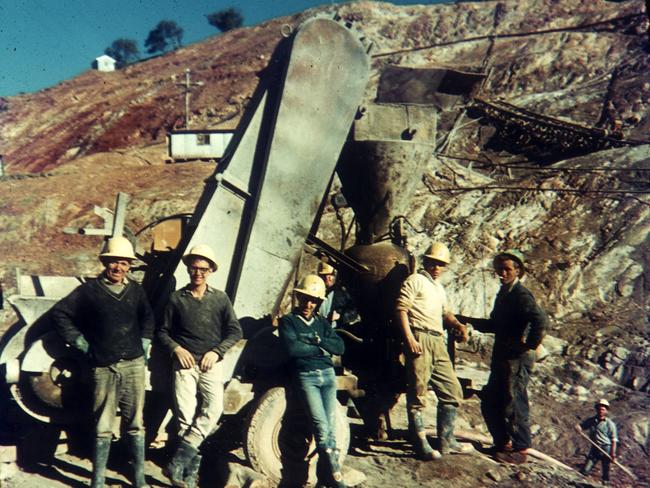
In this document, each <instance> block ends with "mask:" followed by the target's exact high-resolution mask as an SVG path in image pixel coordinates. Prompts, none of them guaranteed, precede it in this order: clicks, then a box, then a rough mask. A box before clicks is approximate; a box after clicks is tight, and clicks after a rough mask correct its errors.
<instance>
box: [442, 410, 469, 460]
mask: <svg viewBox="0 0 650 488" xmlns="http://www.w3.org/2000/svg"><path fill="white" fill-rule="evenodd" d="M455 424H456V407H455V406H454V405H450V404H443V403H439V404H438V416H437V418H436V426H437V431H438V440H439V441H440V454H442V455H443V456H445V455H447V454H464V453H468V452H471V451H472V450H473V448H472V446H469V445H465V444H460V443H459V442H458V441H457V440H456V437H455V436H454V425H455Z"/></svg>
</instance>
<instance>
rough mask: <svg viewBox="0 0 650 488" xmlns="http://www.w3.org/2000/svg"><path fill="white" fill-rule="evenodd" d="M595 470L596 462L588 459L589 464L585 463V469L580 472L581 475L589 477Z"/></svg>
mask: <svg viewBox="0 0 650 488" xmlns="http://www.w3.org/2000/svg"><path fill="white" fill-rule="evenodd" d="M593 468H594V460H593V459H591V458H589V459H587V462H585V465H584V466H583V468H582V469H581V470H580V473H582V474H583V475H585V476H587V475H588V474H589V473H591V470H592V469H593Z"/></svg>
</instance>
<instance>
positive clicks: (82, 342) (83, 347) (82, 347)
mask: <svg viewBox="0 0 650 488" xmlns="http://www.w3.org/2000/svg"><path fill="white" fill-rule="evenodd" d="M70 345H71V346H72V347H74V348H75V349H77V350H78V351H81V352H82V353H83V354H84V355H85V354H88V350H89V349H90V345H89V344H88V341H87V340H86V338H85V337H84V336H82V335H80V336H78V337H77V338H76V339H75V340H74V342H73V343H72V344H70Z"/></svg>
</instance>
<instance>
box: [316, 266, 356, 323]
mask: <svg viewBox="0 0 650 488" xmlns="http://www.w3.org/2000/svg"><path fill="white" fill-rule="evenodd" d="M317 273H318V276H320V277H321V278H322V280H323V281H324V282H325V290H326V291H325V298H324V299H323V302H322V303H321V304H320V307H319V308H318V313H319V314H320V315H321V316H322V317H325V318H326V319H327V320H329V322H330V324H332V327H334V328H336V327H339V326H344V325H346V324H350V323H354V322H356V321H358V320H359V315H358V313H357V311H356V309H355V307H354V303H353V302H352V297H350V294H349V293H348V291H347V290H346V289H345V287H343V286H341V285H340V284H339V283H338V281H337V276H336V270H335V269H334V268H333V267H332V266H331V265H330V264H328V263H325V262H323V261H320V262H319V263H318V270H317Z"/></svg>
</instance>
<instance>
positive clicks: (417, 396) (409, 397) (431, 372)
mask: <svg viewBox="0 0 650 488" xmlns="http://www.w3.org/2000/svg"><path fill="white" fill-rule="evenodd" d="M413 335H414V336H415V339H416V340H417V341H418V342H419V343H420V345H421V346H422V354H420V355H419V356H415V355H414V354H412V353H411V352H410V351H409V350H408V348H405V350H404V353H405V355H406V373H407V380H408V385H407V388H406V404H407V408H408V410H409V411H418V410H422V409H423V408H424V407H425V406H426V404H427V400H426V398H427V391H428V389H429V381H431V383H432V385H433V391H434V392H435V394H436V396H437V397H438V402H439V403H441V404H447V405H453V406H455V407H458V406H459V405H460V403H461V401H462V399H463V389H462V387H461V386H460V382H459V381H458V378H457V377H456V373H455V372H454V368H453V366H452V364H451V360H450V359H449V353H448V352H447V345H446V344H445V340H444V337H443V336H442V335H440V336H434V335H431V334H427V333H425V332H420V331H417V330H414V331H413Z"/></svg>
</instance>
